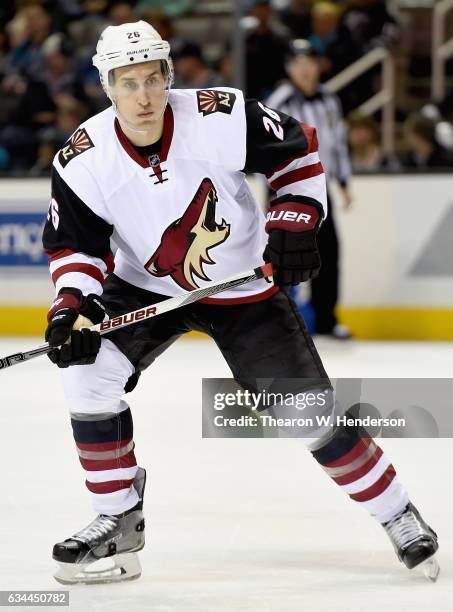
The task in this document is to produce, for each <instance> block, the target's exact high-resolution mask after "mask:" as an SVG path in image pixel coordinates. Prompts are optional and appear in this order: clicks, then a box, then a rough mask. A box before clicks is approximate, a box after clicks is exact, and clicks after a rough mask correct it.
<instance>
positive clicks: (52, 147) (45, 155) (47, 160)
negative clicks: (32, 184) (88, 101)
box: [30, 95, 87, 176]
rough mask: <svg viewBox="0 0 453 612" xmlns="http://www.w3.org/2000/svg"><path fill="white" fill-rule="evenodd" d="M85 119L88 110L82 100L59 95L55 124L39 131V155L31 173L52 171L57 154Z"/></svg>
mask: <svg viewBox="0 0 453 612" xmlns="http://www.w3.org/2000/svg"><path fill="white" fill-rule="evenodd" d="M85 119H87V111H86V108H84V106H83V105H82V104H81V103H80V102H78V101H77V100H75V99H74V98H72V97H71V96H66V95H61V96H59V98H58V101H57V114H56V122H55V125H52V126H50V127H48V128H45V129H43V130H41V131H40V132H39V133H38V143H39V145H38V157H37V160H36V162H35V164H34V165H33V167H32V168H31V170H30V175H32V176H42V175H46V174H48V173H49V172H50V168H51V166H52V161H53V158H54V156H55V154H56V153H57V151H58V150H59V149H61V147H62V146H63V145H64V143H65V142H66V141H67V140H68V138H69V137H70V136H71V134H72V133H73V132H74V131H75V130H76V129H77V127H78V126H79V125H80V123H82V121H84V120H85Z"/></svg>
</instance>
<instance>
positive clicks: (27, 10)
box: [8, 4, 52, 76]
mask: <svg viewBox="0 0 453 612" xmlns="http://www.w3.org/2000/svg"><path fill="white" fill-rule="evenodd" d="M21 16H23V17H24V19H25V22H26V26H25V27H26V31H27V37H26V38H25V39H24V40H23V42H22V43H21V44H19V45H18V46H17V47H15V48H13V49H12V51H11V54H10V57H9V58H8V61H9V64H10V66H11V68H12V69H13V70H15V71H17V72H21V73H23V74H26V75H30V76H36V75H38V74H40V72H41V71H42V69H43V56H42V45H43V43H44V41H45V40H46V38H47V37H48V36H49V35H50V33H51V29H52V22H51V17H50V15H49V13H48V12H47V11H46V10H45V9H44V8H43V7H42V6H41V5H40V4H30V5H29V6H26V7H24V8H23V9H22V11H21Z"/></svg>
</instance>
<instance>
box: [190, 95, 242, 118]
mask: <svg viewBox="0 0 453 612" xmlns="http://www.w3.org/2000/svg"><path fill="white" fill-rule="evenodd" d="M197 101H198V112H199V113H203V117H206V115H212V114H213V113H226V114H227V115H231V112H232V110H233V106H234V103H235V102H236V94H234V93H232V92H231V91H222V90H220V89H199V90H198V91H197Z"/></svg>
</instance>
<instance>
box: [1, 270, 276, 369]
mask: <svg viewBox="0 0 453 612" xmlns="http://www.w3.org/2000/svg"><path fill="white" fill-rule="evenodd" d="M269 276H272V266H271V264H264V265H263V266H260V267H259V268H255V269H254V270H250V271H249V272H244V273H243V274H240V275H238V276H233V277H231V278H229V279H226V280H224V281H222V282H221V283H211V284H210V285H207V286H206V287H202V288H200V289H194V290H193V291H190V292H189V293H186V294H184V295H177V296H175V297H172V298H168V300H163V301H162V302H159V303H157V304H151V305H150V306H145V307H144V308H140V309H139V310H134V311H133V312H128V313H127V314H124V315H120V316H118V317H113V318H112V319H108V320H107V321H103V322H102V323H98V324H97V325H93V326H92V327H90V328H89V329H90V330H91V331H98V332H99V333H100V334H101V335H104V334H107V333H108V332H109V331H112V330H117V329H121V328H122V327H127V326H128V325H133V324H134V323H137V322H138V321H146V320H147V319H151V318H154V317H157V316H158V315H160V314H163V313H164V312H169V311H170V310H175V309H176V308H181V307H182V306H186V305H187V304H192V303H193V302H197V301H198V300H201V299H203V298H205V297H209V296H210V295H215V294H216V293H221V292H222V291H226V290H227V289H231V288H233V287H238V286H239V285H244V284H245V283H249V282H251V281H253V280H258V279H260V278H265V277H269ZM50 348H51V347H50V345H49V344H48V343H47V342H46V343H45V344H42V345H41V346H38V347H36V348H34V349H32V350H30V351H25V352H23V353H14V354H12V355H7V356H6V357H3V358H0V370H4V369H6V368H10V367H12V366H13V365H17V364H19V363H24V362H25V361H29V360H30V359H34V358H35V357H39V356H40V355H44V354H46V353H48V352H49V350H50Z"/></svg>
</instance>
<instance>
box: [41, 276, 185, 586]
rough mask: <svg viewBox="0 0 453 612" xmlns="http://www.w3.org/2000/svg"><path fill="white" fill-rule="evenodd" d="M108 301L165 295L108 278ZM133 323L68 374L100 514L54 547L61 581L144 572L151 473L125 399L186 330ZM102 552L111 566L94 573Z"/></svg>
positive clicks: (112, 306) (170, 324)
mask: <svg viewBox="0 0 453 612" xmlns="http://www.w3.org/2000/svg"><path fill="white" fill-rule="evenodd" d="M103 298H104V301H105V304H106V306H107V309H108V311H109V313H110V314H111V315H114V314H122V313H124V312H128V311H131V310H135V309H138V308H141V307H142V306H144V305H148V304H150V303H152V302H153V301H158V299H159V298H162V296H156V295H155V294H148V292H145V293H144V294H143V295H142V292H140V290H137V289H136V288H134V287H132V286H131V285H128V284H127V283H124V282H123V281H120V279H117V278H116V277H110V278H109V280H108V282H107V287H106V291H105V292H104V295H103ZM162 299H163V298H162ZM131 328H133V329H131ZM131 328H125V330H122V331H121V333H120V331H118V332H117V333H114V334H111V335H109V338H103V340H102V343H101V349H100V351H99V354H98V356H97V359H96V361H95V363H94V364H92V365H88V366H72V367H69V368H67V369H65V370H63V371H62V374H63V384H64V391H65V396H66V400H67V402H68V405H69V411H70V417H71V424H72V429H73V435H74V440H75V443H76V448H77V452H78V455H79V459H80V462H81V464H82V467H83V468H84V470H85V476H86V481H85V482H86V486H87V488H88V491H89V494H90V496H91V498H92V502H93V506H94V509H95V511H96V512H97V513H98V516H97V518H96V519H95V520H94V521H93V522H92V523H91V524H90V525H88V527H86V528H85V529H82V530H81V531H79V532H77V533H76V534H74V535H73V536H72V537H71V538H68V539H67V540H65V541H64V542H60V543H58V544H56V545H55V547H54V552H53V557H54V559H56V560H57V561H58V562H59V571H58V573H57V574H56V576H55V577H56V578H57V580H59V581H60V582H63V583H77V582H111V581H115V580H125V579H131V578H136V577H138V576H139V575H140V572H141V568H140V564H139V562H138V558H137V556H136V554H135V552H136V551H137V550H140V549H141V548H143V546H144V519H143V514H142V505H143V494H144V487H145V471H144V470H143V469H142V468H139V467H138V466H137V462H136V458H135V453H134V447H135V445H134V441H133V422H132V414H131V410H130V408H129V406H128V404H127V403H126V402H125V401H124V400H123V399H122V396H123V395H124V393H125V388H127V387H129V388H130V387H131V381H133V380H134V381H135V383H136V382H137V374H139V372H140V371H141V370H142V369H144V368H145V367H147V365H149V364H150V363H152V361H153V360H154V359H155V358H156V357H157V356H158V355H159V354H161V353H162V352H163V351H164V350H165V348H167V347H168V346H169V345H170V344H171V343H172V342H173V341H174V340H175V339H176V338H177V337H178V336H179V335H180V334H181V333H182V332H183V327H182V326H181V324H180V323H179V321H178V320H176V319H175V318H171V317H169V316H166V315H163V316H162V317H161V318H160V320H159V325H158V326H157V325H156V323H155V322H154V321H148V322H143V323H140V324H137V325H135V326H131ZM120 349H121V350H120ZM103 557H111V558H112V560H113V567H112V568H109V569H108V570H107V571H104V572H98V571H95V569H94V568H92V567H91V564H92V563H93V562H94V561H96V560H97V559H100V558H103ZM88 566H90V567H89V569H87V567H88Z"/></svg>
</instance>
